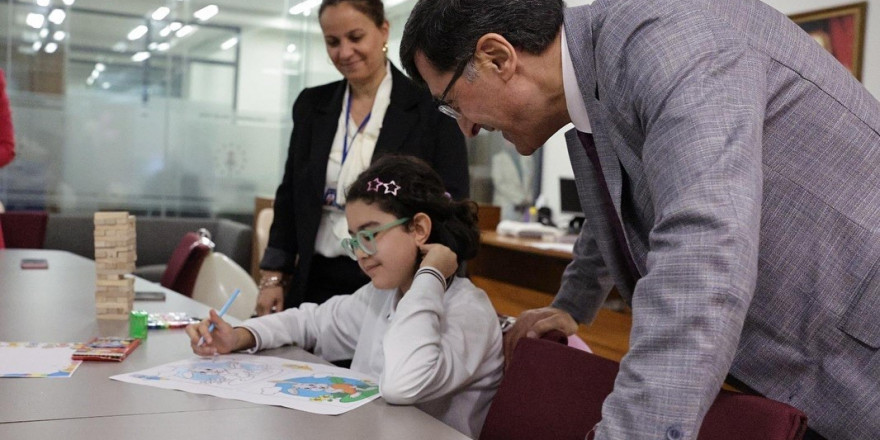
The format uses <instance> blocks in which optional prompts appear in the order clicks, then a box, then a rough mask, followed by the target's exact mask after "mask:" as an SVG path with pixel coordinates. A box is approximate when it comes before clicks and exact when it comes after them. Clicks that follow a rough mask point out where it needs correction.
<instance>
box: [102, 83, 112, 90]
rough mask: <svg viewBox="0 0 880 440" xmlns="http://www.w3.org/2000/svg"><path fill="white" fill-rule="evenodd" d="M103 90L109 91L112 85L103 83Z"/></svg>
mask: <svg viewBox="0 0 880 440" xmlns="http://www.w3.org/2000/svg"><path fill="white" fill-rule="evenodd" d="M101 88H102V89H104V90H107V89H109V88H110V83H108V82H104V83H101Z"/></svg>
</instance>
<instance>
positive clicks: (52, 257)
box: [0, 249, 467, 440]
mask: <svg viewBox="0 0 880 440" xmlns="http://www.w3.org/2000/svg"><path fill="white" fill-rule="evenodd" d="M23 258H45V259H47V260H48V262H49V268H48V269H45V270H42V269H30V270H22V269H20V263H21V260H22V259H23ZM135 289H136V290H163V291H165V292H166V300H165V301H138V302H135V308H137V309H141V310H146V311H148V312H187V313H189V314H190V315H191V316H198V317H203V316H205V315H206V314H207V311H208V307H207V306H205V305H203V304H200V303H198V302H196V301H194V300H192V299H190V298H187V297H185V296H183V295H180V294H178V293H175V292H173V291H171V290H168V289H164V288H162V287H161V286H159V285H158V284H155V283H151V282H149V281H146V280H143V279H137V280H136V282H135ZM94 291H95V266H94V262H93V261H91V260H89V259H86V258H82V257H79V256H76V255H74V254H71V253H69V252H64V251H51V250H31V249H27V250H25V249H4V250H0V341H6V342H19V341H33V342H84V341H88V340H89V339H91V338H92V337H94V336H98V335H102V336H125V335H126V334H127V331H128V321H115V320H104V319H97V318H96V316H95V303H94ZM230 321H232V322H233V323H235V320H234V319H230ZM261 354H265V355H271V356H277V357H282V358H287V359H294V360H300V361H308V362H324V361H323V360H321V359H320V358H318V357H316V356H314V355H312V354H310V353H308V352H306V351H304V350H302V349H299V348H296V347H290V346H288V347H282V348H279V349H275V350H268V351H264V352H261ZM191 355H192V351H191V350H190V347H189V342H188V338H187V337H186V334H185V333H184V331H183V330H181V329H177V330H150V332H149V336H148V337H147V339H146V340H145V341H144V343H143V344H142V345H141V346H140V347H138V348H137V349H136V350H135V351H134V352H132V354H131V355H130V356H129V357H128V358H127V359H126V360H125V361H123V362H120V363H116V362H84V363H83V364H82V365H80V367H79V368H78V369H77V370H76V372H75V373H74V374H73V376H72V377H70V378H66V379H65V378H0V396H2V398H0V438H9V439H13V438H52V437H56V438H67V439H92V438H94V437H95V436H96V435H98V436H102V437H107V436H109V437H111V438H114V437H115V438H126V439H139V438H144V439H146V438H150V439H155V438H157V436H159V437H158V438H161V436H163V435H173V434H178V435H179V434H184V433H185V435H186V438H187V440H193V439H211V440H214V439H216V438H233V436H239V435H241V436H243V437H246V438H281V437H284V438H288V439H314V438H347V437H351V438H358V439H411V438H413V436H414V435H418V436H420V437H422V438H430V439H450V440H453V439H459V440H460V439H466V438H467V437H466V436H464V435H463V434H461V433H459V432H458V431H456V430H454V429H452V428H450V427H448V426H446V425H445V424H443V423H442V422H440V421H438V420H436V419H434V418H433V417H431V416H429V415H428V414H426V413H424V412H422V411H420V410H418V409H416V408H415V407H411V406H394V405H389V404H387V403H386V402H385V401H384V400H383V399H381V398H380V399H377V400H375V401H373V402H370V403H369V404H367V405H364V406H362V407H360V408H357V409H354V410H352V411H349V412H347V413H345V414H342V415H338V416H326V415H318V414H311V413H307V412H303V411H297V410H292V409H287V408H282V407H277V406H269V405H259V404H254V403H249V402H244V401H238V400H230V399H221V398H218V397H213V396H206V395H197V394H192V393H186V392H181V391H173V390H165V389H160V388H153V387H147V386H142V385H134V384H129V383H124V382H119V381H114V380H110V379H109V377H110V376H113V375H116V374H121V373H128V372H133V371H138V370H142V369H146V368H150V367H154V366H157V365H161V364H164V363H168V362H173V361H177V360H181V359H185V358H187V357H189V356H191ZM416 433H417V434H416ZM50 436H52V437H50Z"/></svg>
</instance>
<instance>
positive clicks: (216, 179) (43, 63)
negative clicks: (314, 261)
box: [0, 0, 539, 222]
mask: <svg viewBox="0 0 880 440" xmlns="http://www.w3.org/2000/svg"><path fill="white" fill-rule="evenodd" d="M299 3H300V1H299V0H261V1H258V2H248V1H245V0H222V1H214V2H213V3H208V2H206V1H194V0H0V68H2V69H3V70H4V71H5V72H6V77H7V93H8V94H9V97H10V101H11V104H12V113H13V123H14V126H15V132H16V133H15V136H16V143H17V158H16V159H15V161H13V162H12V164H10V165H9V166H7V167H6V168H3V169H0V200H2V202H3V203H4V204H5V205H6V208H7V209H9V210H15V209H46V210H50V211H56V212H75V211H81V212H90V211H94V210H99V209H124V210H129V211H132V212H133V213H136V214H139V215H160V216H226V217H232V218H239V219H242V220H245V221H247V222H249V221H250V220H249V216H250V215H251V214H252V211H253V206H254V197H255V196H269V197H271V196H273V195H274V191H275V188H276V187H277V185H278V183H279V182H280V180H281V175H282V172H283V167H284V161H285V160H286V157H287V145H288V141H289V136H290V130H291V119H290V108H291V105H292V104H293V101H294V100H295V98H296V96H297V94H298V93H299V92H300V91H301V90H302V89H303V88H304V87H309V86H314V85H318V84H323V83H327V82H330V81H335V80H338V79H340V78H341V75H340V74H339V73H338V72H337V71H336V69H335V68H334V67H333V65H332V63H331V62H330V61H329V59H328V58H327V54H326V51H325V48H324V43H323V38H322V36H321V33H320V27H319V25H318V20H317V17H316V14H317V10H316V9H313V10H311V13H309V14H308V15H305V14H303V13H300V12H298V13H297V14H293V13H291V9H293V8H300V9H301V8H302V7H301V6H298V5H299ZM413 3H414V1H413V0H406V1H402V2H401V1H396V2H386V13H387V16H388V18H389V21H390V22H391V38H390V41H389V51H388V53H389V57H390V58H391V60H392V62H394V63H395V64H396V65H397V66H398V67H400V64H399V60H398V50H399V43H400V35H401V33H402V32H403V26H404V23H405V21H406V18H407V16H408V14H409V10H410V9H411V8H412V5H413ZM503 142H504V141H503V139H501V138H500V136H493V135H481V136H480V137H478V138H477V139H476V140H475V141H474V142H472V148H471V158H472V171H473V174H474V175H475V179H476V180H475V183H479V182H487V181H488V180H487V176H490V175H491V172H490V168H489V167H491V160H490V158H491V155H492V154H493V153H495V152H496V151H497V150H498V148H499V146H500V145H503ZM537 180H538V181H539V179H537ZM472 187H473V188H474V190H475V192H474V193H473V196H474V197H475V198H476V199H477V200H478V201H482V202H486V203H491V202H492V194H491V191H488V192H487V191H486V188H487V186H485V185H482V184H472Z"/></svg>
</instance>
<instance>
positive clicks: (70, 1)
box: [64, 0, 76, 6]
mask: <svg viewBox="0 0 880 440" xmlns="http://www.w3.org/2000/svg"><path fill="white" fill-rule="evenodd" d="M74 1H76V0H64V4H65V5H67V6H71V5H73V2H74Z"/></svg>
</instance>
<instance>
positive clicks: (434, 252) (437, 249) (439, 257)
mask: <svg viewBox="0 0 880 440" xmlns="http://www.w3.org/2000/svg"><path fill="white" fill-rule="evenodd" d="M419 252H421V253H422V264H420V265H419V267H427V266H431V267H433V268H435V269H437V270H439V271H440V273H442V274H443V277H444V278H449V277H451V276H452V275H453V274H454V273H455V271H456V270H458V256H457V255H455V252H452V249H449V248H448V247H446V246H443V245H442V244H438V243H430V244H423V245H421V246H419Z"/></svg>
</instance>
